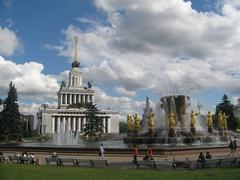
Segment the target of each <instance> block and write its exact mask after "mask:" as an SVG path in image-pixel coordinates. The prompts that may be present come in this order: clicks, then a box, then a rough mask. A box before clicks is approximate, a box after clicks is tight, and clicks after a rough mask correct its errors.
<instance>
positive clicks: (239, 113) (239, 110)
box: [234, 98, 240, 124]
mask: <svg viewBox="0 0 240 180" xmlns="http://www.w3.org/2000/svg"><path fill="white" fill-rule="evenodd" d="M234 116H235V117H237V118H238V120H239V121H238V124H240V98H238V104H237V105H235V106H234Z"/></svg>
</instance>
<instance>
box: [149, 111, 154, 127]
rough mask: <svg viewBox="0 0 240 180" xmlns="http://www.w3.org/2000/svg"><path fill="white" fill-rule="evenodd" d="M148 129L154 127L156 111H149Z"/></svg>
mask: <svg viewBox="0 0 240 180" xmlns="http://www.w3.org/2000/svg"><path fill="white" fill-rule="evenodd" d="M148 129H150V130H153V129H154V113H153V112H149V115H148Z"/></svg>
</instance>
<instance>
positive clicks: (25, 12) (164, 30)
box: [0, 0, 240, 113]
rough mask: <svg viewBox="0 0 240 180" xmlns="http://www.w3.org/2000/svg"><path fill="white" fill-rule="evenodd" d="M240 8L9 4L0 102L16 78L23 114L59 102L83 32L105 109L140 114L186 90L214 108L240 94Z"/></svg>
mask: <svg viewBox="0 0 240 180" xmlns="http://www.w3.org/2000/svg"><path fill="white" fill-rule="evenodd" d="M151 5H152V6H151ZM239 7H240V3H238V2H237V1H236V0H230V1H224V0H218V1H216V0H201V1H199V0H192V1H191V3H190V2H189V1H183V0H179V1H177V0H173V1H171V2H169V1H166V0H151V2H149V3H147V1H146V0H142V1H136V0H133V1H131V2H130V1H120V0H118V1H117V0H113V1H110V0H95V1H90V0H71V1H67V0H61V1H59V0H51V1H47V0H41V1H39V0H31V1H30V0H21V1H17V0H1V1H0V56H1V58H2V59H0V60H1V61H0V62H1V63H0V69H3V70H2V74H0V77H1V79H2V80H1V84H6V85H3V87H1V89H0V92H1V94H0V97H1V98H4V96H5V95H6V90H7V84H8V82H9V81H10V80H11V81H13V82H14V83H15V84H16V86H17V88H18V91H19V101H20V103H22V104H23V105H22V106H23V107H24V108H23V111H29V112H34V110H36V109H37V107H38V105H40V104H41V103H43V102H49V103H52V104H55V102H56V92H57V90H58V88H59V86H58V82H59V81H60V80H62V79H66V77H67V73H68V70H69V69H70V62H71V60H72V50H73V41H72V39H73V37H74V36H75V35H76V36H78V37H79V39H80V41H79V47H78V50H79V61H80V62H81V69H82V71H83V72H84V78H85V80H86V81H87V80H92V81H93V82H94V86H95V89H96V91H97V92H96V93H97V94H96V96H97V97H96V101H97V102H98V103H99V104H102V105H103V107H107V106H111V107H113V108H115V109H120V110H121V111H123V112H125V113H132V112H134V111H138V112H141V110H142V107H143V105H144V101H145V96H149V97H150V99H151V101H152V103H153V104H157V103H158V102H159V99H160V97H161V96H164V95H168V94H174V93H177V94H187V95H189V96H191V97H192V98H194V99H195V101H196V102H198V103H200V104H202V105H203V106H204V109H205V110H208V109H211V110H214V107H215V105H216V104H217V103H219V101H220V99H221V97H222V95H223V94H224V93H226V94H228V95H229V97H230V98H231V99H236V97H238V96H239V92H240V87H239V86H240V85H238V84H240V83H239V78H238V77H239V74H240V69H239V68H240V66H239V65H238V64H239V63H238V62H237V58H236V57H239V56H238V55H239V51H238V50H239V47H240V46H239V44H240V37H239V35H238V34H239V32H240V31H239V29H240V24H238V23H236V22H237V21H238V17H240V12H239ZM1 34H2V35H1ZM3 44H4V45H3ZM1 46H2V47H1ZM3 46H5V47H6V48H4V47H3ZM1 48H2V49H1ZM11 63H12V64H11ZM11 67H14V68H11ZM9 69H11V70H10V71H11V72H9ZM5 71H6V72H5ZM8 73H9V76H8V75H6V74H8ZM229 74H231V75H229ZM232 74H234V76H233V75H232ZM28 75H29V76H28ZM195 104H196V103H195Z"/></svg>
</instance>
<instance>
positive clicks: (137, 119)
mask: <svg viewBox="0 0 240 180" xmlns="http://www.w3.org/2000/svg"><path fill="white" fill-rule="evenodd" d="M140 122H141V118H140V117H139V116H138V114H135V116H134V130H140V129H141V124H140Z"/></svg>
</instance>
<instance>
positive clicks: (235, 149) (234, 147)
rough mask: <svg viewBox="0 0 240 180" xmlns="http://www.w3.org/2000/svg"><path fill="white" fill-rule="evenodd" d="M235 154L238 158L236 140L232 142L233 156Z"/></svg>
mask: <svg viewBox="0 0 240 180" xmlns="http://www.w3.org/2000/svg"><path fill="white" fill-rule="evenodd" d="M235 153H236V155H237V156H238V153H237V141H236V140H234V141H233V154H235Z"/></svg>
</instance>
